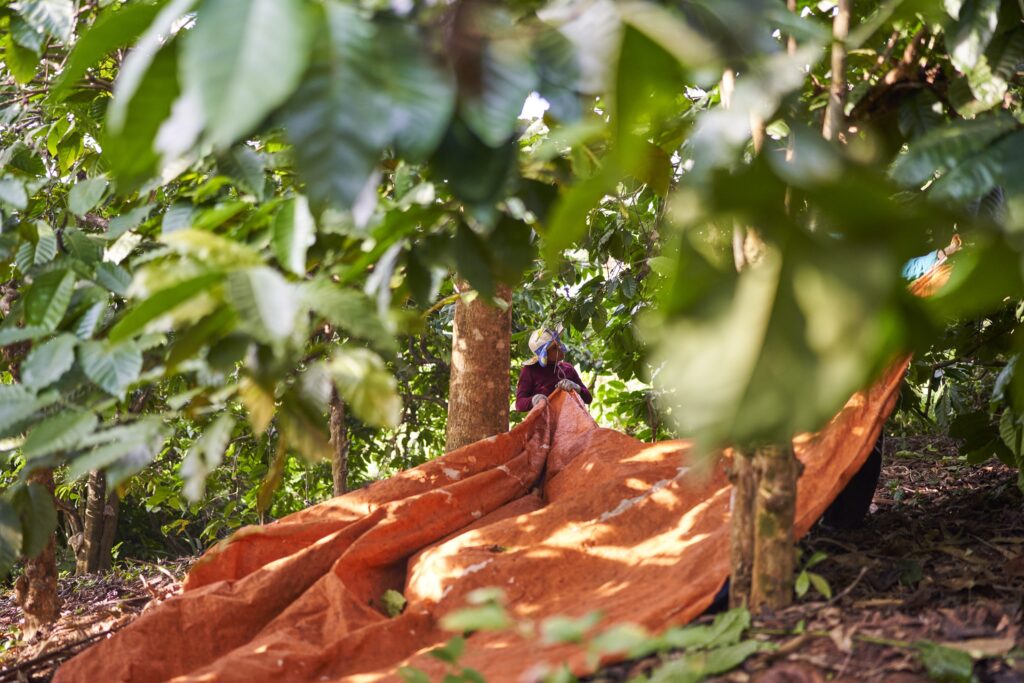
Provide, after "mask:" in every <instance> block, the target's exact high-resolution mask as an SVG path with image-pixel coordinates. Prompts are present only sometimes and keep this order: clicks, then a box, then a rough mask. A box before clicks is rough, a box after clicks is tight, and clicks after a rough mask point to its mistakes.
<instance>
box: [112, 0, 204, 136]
mask: <svg viewBox="0 0 1024 683" xmlns="http://www.w3.org/2000/svg"><path fill="white" fill-rule="evenodd" d="M195 3H196V0H172V1H171V2H170V3H169V4H168V5H167V6H165V7H164V8H163V9H161V10H160V13H159V14H157V16H156V19H154V20H153V22H152V23H151V24H150V25H149V28H147V29H146V31H145V33H143V34H142V36H141V37H140V38H139V40H138V42H137V43H135V47H134V48H132V50H131V51H130V52H129V53H128V55H127V56H126V57H125V59H124V62H123V63H122V64H121V69H120V70H119V71H118V73H117V80H116V81H114V98H113V100H112V101H111V103H110V107H109V108H108V110H107V131H108V133H110V134H112V135H114V136H117V135H120V134H121V133H123V132H125V131H126V129H127V128H128V127H129V123H130V117H129V111H128V110H129V106H130V105H131V104H132V102H133V100H134V99H135V95H136V91H138V90H139V86H140V84H141V83H142V81H143V79H144V78H145V76H146V74H147V73H148V72H149V70H150V66H151V65H152V63H153V60H154V59H155V58H156V56H157V54H158V53H160V52H161V51H162V50H163V51H164V52H166V53H168V54H173V52H171V51H169V50H164V45H165V43H166V42H167V38H168V36H169V35H170V34H171V31H172V29H173V28H174V27H175V25H176V24H177V23H178V21H179V20H180V19H181V18H182V16H184V15H185V13H186V12H188V11H189V10H190V9H192V6H193V5H194V4H195ZM171 45H174V43H171ZM172 69H173V66H172ZM158 80H164V79H158ZM176 90H177V86H175V91H176ZM175 94H176V92H175V93H171V97H170V101H173V99H174V95H175ZM168 106H169V105H168ZM139 111H140V113H141V112H144V111H145V108H144V107H140V109H139ZM147 120H149V121H150V123H151V125H150V126H147V131H148V128H150V127H152V128H153V131H154V133H155V130H156V127H158V126H159V123H160V121H162V120H163V116H161V117H160V119H159V121H156V122H155V123H156V125H155V126H154V125H152V121H151V120H150V119H147ZM140 137H143V138H145V145H146V147H145V148H146V149H151V148H152V145H151V144H150V143H151V142H152V137H151V136H149V135H148V132H147V135H142V136H140Z"/></svg>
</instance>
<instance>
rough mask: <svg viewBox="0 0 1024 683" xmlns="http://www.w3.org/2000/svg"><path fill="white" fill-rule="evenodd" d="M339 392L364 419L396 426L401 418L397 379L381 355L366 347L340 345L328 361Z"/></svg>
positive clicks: (369, 422) (364, 420)
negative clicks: (342, 347) (344, 346)
mask: <svg viewBox="0 0 1024 683" xmlns="http://www.w3.org/2000/svg"><path fill="white" fill-rule="evenodd" d="M327 369H328V371H329V372H330V374H331V378H332V379H333V380H334V385H335V387H337V389H338V395H339V396H341V398H342V400H344V401H345V403H346V404H348V405H349V406H351V407H352V411H353V412H354V413H355V414H356V416H357V417H358V418H359V419H360V420H362V421H363V422H365V423H367V424H369V425H373V426H375V427H397V426H398V424H399V423H400V422H401V421H402V398H401V396H399V394H398V383H397V382H396V381H395V378H394V376H392V374H391V373H390V372H388V370H387V367H386V366H385V365H384V361H383V360H381V358H380V356H378V355H377V354H375V353H373V352H372V351H370V350H368V349H358V348H352V349H342V350H340V351H338V352H337V353H336V354H335V355H334V356H333V357H332V358H331V361H330V363H329V364H328V368H327Z"/></svg>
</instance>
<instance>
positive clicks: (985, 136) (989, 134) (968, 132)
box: [891, 114, 1020, 188]
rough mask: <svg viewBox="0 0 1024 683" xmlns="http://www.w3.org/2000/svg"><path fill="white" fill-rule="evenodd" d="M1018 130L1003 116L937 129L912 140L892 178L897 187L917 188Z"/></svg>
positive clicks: (965, 121) (894, 168) (1009, 118)
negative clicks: (899, 185)
mask: <svg viewBox="0 0 1024 683" xmlns="http://www.w3.org/2000/svg"><path fill="white" fill-rule="evenodd" d="M1019 127H1020V124H1019V123H1018V122H1017V121H1016V120H1015V119H1014V118H1013V117H1012V116H1008V115H1004V114H999V115H996V116H984V117H979V118H977V119H971V120H964V121H954V122H951V123H948V124H946V125H944V126H940V127H937V128H935V129H933V130H932V131H929V132H928V133H926V134H925V135H923V136H921V137H920V138H918V139H917V140H915V141H914V142H913V143H911V145H910V147H909V149H908V150H907V151H906V152H905V153H904V154H901V155H900V156H899V157H897V159H896V161H895V163H894V164H893V167H892V171H891V175H892V178H893V180H895V181H896V182H897V183H899V184H901V185H905V186H909V187H915V188H920V187H921V186H922V185H924V184H925V183H926V182H928V181H929V180H931V179H932V178H933V177H934V176H935V175H936V173H942V172H945V171H947V170H949V169H951V168H954V167H955V166H957V165H958V164H959V163H960V162H961V161H962V160H963V159H965V158H966V157H968V156H969V155H971V154H973V153H974V152H977V151H979V150H981V149H984V148H985V147H987V146H988V145H989V144H991V143H992V141H994V140H996V139H997V138H1000V137H1002V136H1004V135H1006V134H1007V133H1011V132H1013V131H1015V130H1017V129H1018V128H1019Z"/></svg>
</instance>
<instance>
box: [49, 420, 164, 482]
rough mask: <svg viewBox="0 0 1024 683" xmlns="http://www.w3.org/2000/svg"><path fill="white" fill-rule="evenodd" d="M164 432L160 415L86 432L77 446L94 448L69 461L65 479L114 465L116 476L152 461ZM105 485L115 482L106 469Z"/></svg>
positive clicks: (161, 441)
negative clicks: (87, 433) (115, 466)
mask: <svg viewBox="0 0 1024 683" xmlns="http://www.w3.org/2000/svg"><path fill="white" fill-rule="evenodd" d="M167 435H168V429H167V427H166V426H165V425H164V424H163V420H162V419H161V418H160V417H149V418H143V419H140V420H137V421H136V422H132V423H130V424H122V425H117V426H116V427H111V428H110V429H104V430H102V431H98V432H94V433H92V434H89V435H88V436H86V437H84V438H83V439H82V440H81V443H80V444H79V445H80V447H81V448H88V447H92V446H95V448H93V449H92V450H91V451H89V452H88V453H86V454H85V455H81V456H79V457H77V458H75V459H74V460H72V461H71V463H70V465H69V466H68V480H70V481H75V480H77V479H80V478H81V477H83V476H84V475H86V474H88V473H89V472H92V471H93V470H102V469H107V468H109V467H111V466H114V465H117V467H118V470H117V472H116V473H117V474H118V475H119V476H127V475H128V474H131V473H134V471H138V469H141V468H142V467H145V466H146V465H147V464H148V463H149V462H151V461H152V459H153V457H154V456H155V455H156V453H158V452H159V450H160V447H161V446H162V445H163V443H164V441H166V439H167ZM133 468H135V469H134V470H133ZM107 485H108V486H112V487H113V486H117V483H115V482H114V481H113V480H112V478H111V477H110V472H109V471H108V478H107Z"/></svg>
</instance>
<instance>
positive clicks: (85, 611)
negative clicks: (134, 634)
mask: <svg viewBox="0 0 1024 683" xmlns="http://www.w3.org/2000/svg"><path fill="white" fill-rule="evenodd" d="M954 452H955V445H954V444H952V443H943V442H936V441H935V440H922V439H904V440H899V439H895V438H890V439H887V441H886V447H885V466H884V469H883V472H882V481H881V482H880V484H879V487H878V490H877V491H876V494H875V501H874V506H873V511H872V514H871V515H870V516H869V518H868V522H867V524H866V526H865V527H864V528H863V529H859V530H856V531H850V532H842V533H837V532H834V531H829V530H826V529H824V528H822V527H818V528H816V529H815V530H814V531H813V532H812V533H811V534H810V535H809V536H808V538H806V539H805V540H804V541H803V543H801V548H802V550H803V555H802V557H804V558H809V557H811V556H812V555H813V554H814V553H815V552H818V551H821V552H823V553H825V554H827V559H825V560H824V561H822V562H820V563H819V564H817V565H816V566H815V567H814V568H813V569H812V571H814V572H816V573H818V574H820V575H821V576H823V577H824V578H825V579H826V580H827V581H828V583H829V586H830V587H831V589H832V592H833V597H832V598H831V599H830V600H826V599H824V598H823V597H821V596H820V595H819V594H817V593H816V592H815V590H814V589H813V588H811V589H810V591H809V592H808V594H807V595H805V596H804V598H803V599H802V600H800V601H799V602H798V603H797V604H796V605H795V606H794V607H792V608H789V609H787V610H785V611H783V612H781V613H778V614H775V615H772V616H770V617H767V618H762V619H756V620H755V621H754V625H753V630H752V633H753V634H754V637H756V638H758V639H762V640H769V641H772V642H774V643H776V644H777V645H778V646H779V647H778V649H777V650H776V651H774V652H770V653H763V654H759V655H755V656H753V657H751V658H750V659H748V660H747V662H746V663H745V664H744V665H743V667H741V668H740V669H738V670H735V671H733V672H731V673H729V674H727V675H725V676H722V677H720V678H717V679H711V680H717V681H729V682H735V683H740V682H746V681H750V682H751V683H783V682H787V683H788V682H792V683H805V682H806V683H815V682H817V681H845V682H847V683H849V682H851V681H886V682H893V683H912V682H915V681H928V680H937V679H936V678H932V679H929V678H928V676H927V675H926V673H925V670H924V667H923V665H922V663H921V660H920V657H919V652H920V648H919V646H918V645H916V644H917V643H919V642H920V641H922V640H926V641H931V642H935V643H939V644H943V645H947V646H951V647H954V648H958V649H961V650H966V651H969V652H971V653H972V654H973V655H974V656H975V658H976V659H977V661H976V663H975V665H974V672H973V673H974V677H975V679H976V680H977V681H980V682H982V683H985V682H993V683H1004V682H1009V681H1024V637H1022V634H1021V629H1020V624H1021V617H1022V604H1021V599H1022V596H1024V592H1022V589H1024V514H1022V512H1024V510H1022V501H1024V499H1022V496H1021V493H1020V491H1019V489H1018V488H1017V483H1016V477H1017V473H1016V472H1015V471H1014V470H1011V469H1010V468H1007V467H1004V466H1002V465H1000V464H997V463H994V462H993V463H989V464H986V465H983V466H979V467H970V466H967V465H966V464H964V463H963V462H962V461H960V460H958V459H957V458H955V457H949V456H945V455H943V454H948V453H954ZM187 566H188V562H187V561H179V562H176V563H170V564H163V565H151V564H136V565H134V566H133V568H132V569H131V570H130V571H129V572H128V573H127V574H125V573H113V574H109V575H107V576H103V577H69V578H66V579H62V580H61V583H60V591H61V597H62V598H63V600H64V608H63V615H62V617H61V619H60V621H59V622H58V623H57V624H56V626H55V627H54V628H53V629H52V630H51V631H50V632H49V633H46V634H44V635H42V636H41V637H40V638H39V639H37V640H36V641H35V642H33V643H28V644H21V643H18V642H17V635H18V621H19V618H20V614H19V613H18V609H17V607H16V606H15V605H14V603H13V599H12V596H11V595H10V594H9V593H8V594H5V595H3V596H2V597H0V667H3V668H2V670H0V683H3V682H5V681H45V680H49V677H50V676H52V673H53V671H54V669H55V666H56V665H58V664H59V663H60V662H62V661H65V660H66V659H67V658H68V657H70V656H71V655H72V654H73V653H75V652H77V651H79V650H81V649H82V648H84V647H86V646H88V645H89V644H90V643H91V642H94V640H95V639H98V638H102V637H104V634H105V633H107V632H109V631H111V630H116V629H117V628H119V627H122V626H123V625H124V624H126V623H128V622H129V621H131V620H132V619H133V618H135V617H136V616H137V615H138V614H140V613H141V612H142V611H143V610H145V609H147V608H149V607H151V606H152V605H153V604H154V603H155V602H158V601H160V600H164V599H166V598H167V597H168V596H169V595H171V594H173V593H174V592H175V591H177V590H178V589H179V586H178V581H179V580H180V578H181V577H182V576H183V574H184V572H185V571H186V569H187ZM668 657H669V658H671V655H668ZM660 661H661V660H659V659H657V658H647V659H644V660H640V661H634V662H628V663H625V664H620V665H617V666H613V667H610V668H608V669H605V670H604V671H602V672H601V673H600V674H598V675H597V676H595V677H593V679H592V680H595V681H608V682H609V683H612V682H614V683H618V682H619V681H625V680H629V679H630V678H633V677H634V676H636V675H638V674H643V673H648V672H650V671H651V670H652V668H655V667H656V666H657V665H658V664H659V663H660ZM946 680H958V679H956V678H947V679H946Z"/></svg>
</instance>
